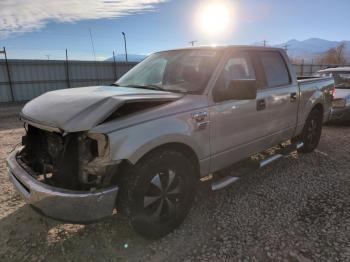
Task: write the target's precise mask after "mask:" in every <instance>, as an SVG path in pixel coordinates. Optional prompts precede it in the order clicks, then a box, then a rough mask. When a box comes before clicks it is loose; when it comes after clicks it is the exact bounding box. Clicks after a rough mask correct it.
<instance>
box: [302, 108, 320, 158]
mask: <svg viewBox="0 0 350 262" xmlns="http://www.w3.org/2000/svg"><path fill="white" fill-rule="evenodd" d="M321 133H322V112H321V111H320V110H319V109H313V110H312V111H311V113H310V114H309V116H308V118H307V119H306V122H305V126H304V129H303V133H302V134H301V142H303V143H304V146H303V147H301V148H300V149H299V152H302V153H310V152H312V151H314V150H315V149H316V147H317V146H318V143H319V142H320V138H321Z"/></svg>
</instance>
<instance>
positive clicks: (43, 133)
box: [7, 124, 119, 223]
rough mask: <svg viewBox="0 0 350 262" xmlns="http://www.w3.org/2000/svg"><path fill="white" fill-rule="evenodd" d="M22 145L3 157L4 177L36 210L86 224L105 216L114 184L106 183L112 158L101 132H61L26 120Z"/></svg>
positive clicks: (113, 168) (111, 206)
mask: <svg viewBox="0 0 350 262" xmlns="http://www.w3.org/2000/svg"><path fill="white" fill-rule="evenodd" d="M26 131H27V132H26V135H25V136H24V137H23V138H22V145H23V147H22V148H21V149H19V150H15V151H13V152H12V153H11V154H10V155H9V157H8V158H7V169H8V175H9V178H10V181H11V182H12V183H13V184H14V186H15V188H16V189H17V190H18V192H19V193H20V194H21V195H22V196H23V197H24V199H25V201H26V202H27V203H28V204H30V205H31V206H32V207H33V208H34V209H36V210H38V211H39V212H40V213H42V214H44V215H46V216H48V217H51V218H54V219H58V220H63V221H69V222H74V223H87V222H93V221H96V220H99V219H101V218H104V217H107V216H110V215H111V214H112V213H113V210H114V209H115V203H116V198H117V194H118V191H119V188H118V186H117V185H114V184H112V182H111V181H112V177H113V176H114V175H115V173H116V169H117V166H118V162H115V161H111V160H110V159H109V143H108V138H107V136H105V135H103V134H89V133H87V132H74V133H67V134H62V133H60V132H53V131H47V130H45V129H40V128H37V127H35V126H32V125H30V124H26Z"/></svg>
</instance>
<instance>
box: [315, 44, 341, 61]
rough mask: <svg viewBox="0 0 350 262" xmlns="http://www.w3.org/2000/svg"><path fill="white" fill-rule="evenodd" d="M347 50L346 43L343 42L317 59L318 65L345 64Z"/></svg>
mask: <svg viewBox="0 0 350 262" xmlns="http://www.w3.org/2000/svg"><path fill="white" fill-rule="evenodd" d="M345 48H346V44H345V42H342V43H340V44H339V45H338V46H337V47H335V48H330V49H328V50H327V51H326V52H324V53H323V54H321V55H320V56H319V57H318V58H317V61H318V63H320V64H334V65H342V64H345V63H346V58H345Z"/></svg>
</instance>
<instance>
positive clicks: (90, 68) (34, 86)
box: [0, 60, 136, 102]
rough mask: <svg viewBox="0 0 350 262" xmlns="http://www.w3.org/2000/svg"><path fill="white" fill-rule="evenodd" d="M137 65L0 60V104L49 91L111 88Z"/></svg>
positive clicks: (26, 98) (25, 98) (124, 63)
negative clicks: (97, 87) (81, 87)
mask: <svg viewBox="0 0 350 262" xmlns="http://www.w3.org/2000/svg"><path fill="white" fill-rule="evenodd" d="M135 64H136V63H134V62H129V63H126V62H118V63H114V62H105V61H104V62H95V61H69V62H68V63H67V62H66V61H59V60H57V61H56V60H8V66H9V71H10V79H11V81H9V77H8V72H7V67H6V63H5V60H0V102H9V101H12V95H11V89H12V91H13V98H14V99H13V100H14V101H25V100H30V99H32V98H34V97H36V96H39V95H41V94H43V93H45V92H47V91H51V90H56V89H63V88H73V87H80V86H93V85H108V84H111V83H113V82H114V81H116V80H117V79H118V78H119V77H121V76H122V75H123V74H125V73H126V72H127V71H128V70H130V69H131V68H132V67H133V66H134V65H135Z"/></svg>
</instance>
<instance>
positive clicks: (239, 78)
mask: <svg viewBox="0 0 350 262" xmlns="http://www.w3.org/2000/svg"><path fill="white" fill-rule="evenodd" d="M333 89H334V80H333V78H331V77H325V78H316V77H315V78H312V79H303V80H297V77H296V76H295V74H294V70H293V67H292V65H291V64H290V62H289V60H288V57H287V55H286V53H285V52H284V51H283V50H281V49H277V48H268V47H256V46H225V47H215V48H213V47H196V48H186V49H177V50H169V51H163V52H158V53H154V54H152V55H150V56H149V57H148V58H146V59H145V60H144V61H142V62H141V63H139V64H138V65H136V66H135V67H134V68H133V69H131V70H130V71H129V72H127V73H126V74H125V75H124V76H122V77H121V78H120V79H119V80H118V81H117V82H116V83H114V84H112V85H111V86H92V87H82V88H71V89H64V90H56V91H52V92H48V93H45V94H43V95H41V96H39V97H37V98H35V99H33V100H32V101H30V102H28V103H27V104H26V105H25V106H24V108H23V110H22V112H21V113H20V119H21V120H22V121H23V122H24V126H25V129H26V134H25V136H23V138H22V146H21V147H20V148H17V149H16V150H14V151H13V152H12V153H11V154H10V155H9V156H8V159H7V165H8V175H9V178H10V180H11V181H12V182H13V184H14V186H15V187H16V188H17V190H18V191H19V192H20V193H21V194H22V195H23V197H24V198H25V200H26V202H27V203H29V204H30V205H31V206H32V207H34V208H35V209H36V210H38V211H40V212H41V213H43V214H45V215H46V216H49V217H53V218H56V219H59V220H64V221H71V222H78V223H80V222H91V221H95V220H98V219H100V218H103V217H106V216H109V215H111V214H112V213H113V211H114V210H117V213H121V214H124V215H126V216H127V218H128V219H129V221H130V224H131V225H132V227H133V228H134V229H135V230H136V231H137V232H138V233H140V234H142V235H143V236H145V237H150V238H155V237H160V236H163V235H165V234H167V233H169V232H171V231H172V230H173V229H174V228H176V227H178V226H179V225H180V224H181V223H182V221H183V220H184V218H185V217H186V215H187V214H188V212H189V210H190V208H191V205H192V203H193V199H194V192H195V190H194V189H195V185H196V182H199V181H200V180H205V179H210V178H212V181H213V184H212V188H213V189H214V190H215V189H220V188H223V187H225V186H227V185H229V184H231V183H232V182H234V181H236V180H237V178H236V177H230V176H226V177H220V176H219V175H218V174H222V172H219V171H220V170H223V169H225V168H227V167H228V166H231V165H232V164H234V163H238V162H240V161H242V160H244V159H247V158H249V157H251V156H254V155H256V154H257V153H259V152H262V151H264V150H267V149H269V148H271V147H273V146H275V145H281V148H280V151H277V152H276V153H275V154H273V155H271V156H267V158H265V159H261V162H260V166H264V165H265V164H267V163H270V162H271V161H272V160H275V159H278V158H279V157H280V156H281V155H283V153H282V152H283V150H284V151H288V152H289V151H291V150H292V151H293V150H294V151H295V150H298V151H299V152H311V151H313V150H314V149H315V148H316V147H317V145H318V143H319V140H320V136H321V130H322V123H323V122H324V121H327V120H328V118H329V116H330V112H331V102H332V97H333ZM286 141H289V142H287V143H285V142H286ZM290 141H291V142H290ZM283 143H285V144H286V146H285V148H284V146H283V145H284V144H283ZM288 143H289V144H288ZM287 149H288V150H287Z"/></svg>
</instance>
